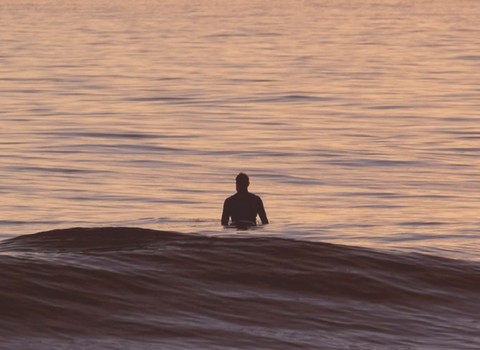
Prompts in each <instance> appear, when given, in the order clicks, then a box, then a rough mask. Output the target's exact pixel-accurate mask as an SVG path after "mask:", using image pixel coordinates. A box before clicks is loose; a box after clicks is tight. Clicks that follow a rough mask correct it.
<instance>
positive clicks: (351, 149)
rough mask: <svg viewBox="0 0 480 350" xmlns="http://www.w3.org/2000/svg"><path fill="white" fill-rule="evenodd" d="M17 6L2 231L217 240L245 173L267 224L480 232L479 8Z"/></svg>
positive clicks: (6, 101)
mask: <svg viewBox="0 0 480 350" xmlns="http://www.w3.org/2000/svg"><path fill="white" fill-rule="evenodd" d="M6 3H7V5H8V6H5V7H4V8H3V10H2V11H1V12H0V16H1V20H2V23H3V24H4V28H8V30H4V31H2V33H1V34H0V35H1V42H2V54H1V55H0V92H1V94H0V103H1V106H2V110H3V112H2V114H3V115H2V131H1V133H2V142H1V144H0V147H1V148H0V152H1V153H0V154H1V156H2V168H1V175H2V179H4V180H3V187H2V196H0V203H1V206H2V208H3V213H4V215H5V217H6V218H8V219H6V220H5V222H6V223H5V224H4V227H5V231H6V232H12V233H15V232H18V227H17V226H16V225H17V224H15V222H17V223H18V222H21V223H23V224H22V225H23V226H22V227H24V228H25V230H27V231H33V230H36V229H40V228H42V229H45V228H53V227H55V226H72V225H76V224H81V225H90V224H128V225H140V226H153V227H158V228H162V226H165V225H171V226H172V227H178V228H181V229H185V230H190V229H193V230H196V229H197V228H198V227H199V228H200V229H201V230H206V231H216V230H218V226H217V223H218V216H219V215H220V210H221V203H222V202H223V199H224V198H225V196H227V195H229V194H230V193H231V192H233V190H234V187H233V186H232V181H233V180H232V179H233V177H234V176H235V174H236V173H237V172H238V171H246V172H248V173H250V174H251V175H252V182H253V184H252V191H254V192H257V193H259V194H261V195H262V197H264V199H265V204H266V207H267V210H268V211H269V216H270V218H271V220H272V222H274V223H275V222H276V223H277V226H274V225H272V227H276V228H274V229H271V230H274V231H275V230H276V231H279V232H294V233H295V234H296V235H297V236H300V237H301V236H302V235H305V236H306V235H310V234H308V233H307V232H312V231H313V232H316V239H333V238H338V239H340V240H342V239H344V240H345V241H348V239H350V240H358V241H360V243H362V242H363V243H362V244H373V245H375V244H382V245H388V244H391V245H392V246H396V245H402V244H405V245H408V244H413V245H417V246H421V245H422V244H423V243H421V242H417V241H415V240H414V239H411V240H408V239H406V240H404V241H402V242H401V243H398V242H399V240H400V241H401V237H404V236H405V234H407V235H413V236H415V235H417V234H418V235H420V236H421V235H431V236H432V237H433V236H435V237H438V236H442V237H452V238H451V239H450V240H449V239H444V240H443V241H442V243H441V245H442V246H444V247H446V246H448V245H449V244H452V245H453V246H455V245H456V246H462V247H463V244H465V242H467V240H466V241H463V242H462V243H461V244H460V243H459V242H458V240H455V239H453V236H455V235H456V234H460V233H461V234H464V235H469V234H470V233H471V232H475V230H477V228H478V223H479V220H478V209H479V204H480V198H479V195H478V190H477V189H478V174H479V170H480V164H479V160H478V159H479V158H478V151H479V149H480V145H479V140H480V126H479V125H480V124H479V123H478V121H479V117H478V110H479V107H480V105H479V102H478V101H480V98H479V97H480V96H479V90H478V81H480V73H479V72H480V70H479V69H478V68H479V62H480V56H479V55H478V52H477V51H478V50H477V48H478V44H479V42H478V38H479V37H480V35H479V34H480V33H479V31H480V28H479V25H478V23H477V22H478V21H477V19H476V16H475V15H474V14H475V13H478V10H479V8H478V3H476V2H470V1H465V2H462V5H463V6H457V5H455V6H453V5H452V4H453V1H443V2H435V3H430V2H427V1H419V2H415V3H414V2H408V1H407V2H402V3H398V2H397V1H384V2H374V1H365V2H362V4H358V3H355V4H353V3H351V2H347V1H340V0H339V1H311V2H310V1H303V2H298V1H293V0H292V1H281V2H278V3H276V4H275V6H272V5H271V3H269V2H265V1H242V2H240V1H235V2H229V3H228V4H225V3H217V2H215V5H212V3H211V2H206V1H201V0H198V1H193V2H186V1H175V2H173V1H166V2H162V3H161V4H160V3H158V2H156V1H150V0H144V1H140V2H135V4H133V3H128V2H117V1H113V2H112V1H96V2H93V1H85V2H76V1H73V2H69V3H68V4H67V3H62V4H60V3H57V2H52V1H47V0H44V1H43V0H42V1H40V2H39V5H38V6H36V7H32V6H29V5H27V4H26V3H23V2H13V1H7V2H6ZM475 11H476V12H475ZM47 14H51V15H48V16H47ZM67 14H68V15H67ZM10 221H11V222H13V223H11V222H10ZM192 222H193V223H195V224H192ZM192 225H193V228H192ZM309 237H310V236H309ZM396 237H397V238H398V237H400V238H399V240H396ZM372 242H373V243H372ZM378 242H380V243H378ZM392 242H394V243H392ZM412 242H413V243H412ZM425 242H426V243H425V245H428V244H429V241H428V240H426V241H425ZM468 242H470V243H471V244H472V245H475V244H477V247H478V243H476V242H477V241H472V240H470V241H468ZM435 244H437V242H435Z"/></svg>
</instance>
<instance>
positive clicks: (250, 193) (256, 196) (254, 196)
mask: <svg viewBox="0 0 480 350" xmlns="http://www.w3.org/2000/svg"><path fill="white" fill-rule="evenodd" d="M248 194H249V195H250V197H251V198H255V199H256V200H262V199H261V198H260V196H258V195H256V194H255V193H252V192H248Z"/></svg>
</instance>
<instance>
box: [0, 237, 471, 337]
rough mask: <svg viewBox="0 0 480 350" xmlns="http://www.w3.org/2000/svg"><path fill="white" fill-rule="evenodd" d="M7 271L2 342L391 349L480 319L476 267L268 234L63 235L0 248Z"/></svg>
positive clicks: (466, 330)
mask: <svg viewBox="0 0 480 350" xmlns="http://www.w3.org/2000/svg"><path fill="white" fill-rule="evenodd" d="M0 271H1V275H0V285H1V286H2V288H1V289H0V309H1V310H2V314H1V316H0V335H1V334H10V335H12V334H17V335H18V334H35V333H41V334H50V335H55V334H89V335H92V334H95V333H98V334H102V335H117V336H120V335H121V336H131V337H142V338H143V337H173V338H176V337H190V338H191V339H203V340H208V341H214V340H215V339H218V338H219V337H220V338H222V339H223V338H228V337H232V336H235V337H236V338H239V335H242V336H241V337H240V339H241V340H239V342H240V343H241V342H246V344H247V343H248V344H253V343H255V342H257V341H258V337H259V334H258V333H262V335H261V337H262V339H263V340H264V341H267V343H268V341H274V339H275V341H276V342H281V343H283V344H284V345H285V346H288V344H289V342H292V341H293V340H292V339H296V340H295V343H298V342H306V343H309V342H310V341H311V339H312V338H311V335H312V332H318V331H319V330H323V331H328V332H330V331H333V330H335V331H342V332H347V333H348V336H347V337H352V338H355V337H357V336H358V332H359V331H362V332H363V334H375V335H376V336H377V337H379V339H380V338H382V339H383V338H385V339H386V340H385V341H386V342H387V343H388V338H389V337H398V332H408V333H409V334H411V335H412V336H415V334H417V335H418V336H419V337H425V336H440V335H441V334H442V332H443V333H445V329H446V325H448V327H450V328H452V327H453V329H456V330H457V331H458V330H461V332H462V334H463V335H464V337H467V338H466V339H468V336H469V335H470V336H472V337H473V335H471V334H474V333H475V329H476V328H475V327H477V326H478V322H477V321H478V316H477V315H478V314H479V311H480V307H479V306H478V305H480V303H479V301H480V297H479V295H480V283H478V282H479V281H480V268H479V266H478V264H476V263H471V262H465V261H457V260H449V259H445V258H439V257H434V256H426V255H419V254H400V253H394V252H379V251H374V250H369V249H363V248H357V247H347V246H340V245H332V244H326V243H318V242H305V241H296V240H289V239H281V238H271V237H270V238H266V237H238V236H237V237H206V236H201V235H195V234H182V233H174V232H162V231H155V230H146V229H138V228H74V229H67V230H56V231H50V232H43V233H38V234H34V235H25V236H20V237H17V238H14V239H10V240H7V241H4V242H2V243H1V244H0ZM445 320H448V322H447V324H446V323H445ZM475 322H477V323H475ZM477 331H478V329H477ZM268 332H271V333H270V335H268V334H267V333H268ZM272 332H273V333H272ZM365 332H366V333H365ZM266 334H267V335H266ZM287 334H288V336H287ZM292 337H293V338H292ZM268 339H270V340H268ZM309 339H310V340H309ZM472 339H473V338H472ZM357 340H358V339H357ZM240 343H239V344H240ZM267 343H264V345H263V346H264V347H268V346H267V345H268V344H267ZM240 345H241V344H240Z"/></svg>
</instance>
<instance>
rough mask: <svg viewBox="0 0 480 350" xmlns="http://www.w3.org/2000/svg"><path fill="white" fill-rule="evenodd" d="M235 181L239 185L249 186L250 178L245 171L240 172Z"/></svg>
mask: <svg viewBox="0 0 480 350" xmlns="http://www.w3.org/2000/svg"><path fill="white" fill-rule="evenodd" d="M235 181H236V182H237V185H240V186H243V187H247V186H248V185H249V184H250V179H249V177H248V175H247V174H245V173H240V174H238V175H237V177H236V178H235Z"/></svg>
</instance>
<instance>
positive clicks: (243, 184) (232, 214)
mask: <svg viewBox="0 0 480 350" xmlns="http://www.w3.org/2000/svg"><path fill="white" fill-rule="evenodd" d="M235 180H236V183H237V193H236V194H234V195H233V196H231V197H228V198H227V199H226V200H225V203H224V204H223V213H222V225H223V226H227V225H228V224H229V219H230V218H232V225H234V226H237V227H238V226H241V227H245V226H255V225H256V224H257V214H258V216H260V220H262V224H268V219H267V213H266V212H265V208H264V207H263V202H262V199H261V198H260V197H259V196H257V195H255V194H253V193H250V192H248V186H249V185H250V179H249V178H248V175H247V174H244V173H240V174H238V175H237V177H236V179H235Z"/></svg>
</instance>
